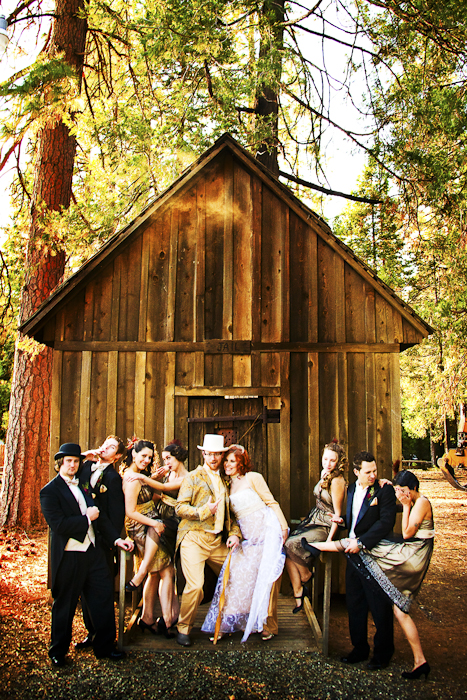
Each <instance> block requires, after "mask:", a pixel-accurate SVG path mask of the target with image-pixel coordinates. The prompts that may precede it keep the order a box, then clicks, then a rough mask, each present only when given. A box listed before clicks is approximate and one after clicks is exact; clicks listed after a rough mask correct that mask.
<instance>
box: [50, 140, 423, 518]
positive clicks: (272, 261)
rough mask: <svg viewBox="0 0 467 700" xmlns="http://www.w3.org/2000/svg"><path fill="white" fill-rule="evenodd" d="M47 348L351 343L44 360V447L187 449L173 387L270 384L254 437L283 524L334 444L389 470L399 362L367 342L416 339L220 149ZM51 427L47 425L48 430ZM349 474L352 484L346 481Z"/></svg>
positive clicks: (69, 312)
mask: <svg viewBox="0 0 467 700" xmlns="http://www.w3.org/2000/svg"><path fill="white" fill-rule="evenodd" d="M55 338H56V340H73V341H84V342H86V341H90V340H92V341H104V340H105V341H135V342H139V343H144V342H145V341H152V342H154V341H188V342H191V341H197V342H199V341H203V340H205V339H207V340H209V339H218V338H223V339H228V340H230V339H233V340H250V339H251V340H252V341H254V342H289V341H290V342H308V343H328V344H331V345H332V344H333V343H339V344H343V343H353V344H359V349H358V350H357V349H354V350H352V349H351V348H350V349H347V350H346V349H345V348H344V349H342V348H341V349H340V350H339V352H331V351H326V352H315V351H314V352H288V351H287V352H282V353H280V352H261V353H260V352H253V353H252V354H250V355H248V354H245V355H243V354H238V355H228V354H208V353H206V354H204V353H203V352H200V351H197V352H183V353H181V352H154V351H148V352H146V351H145V350H144V346H143V347H142V346H140V345H139V346H138V349H137V350H136V349H135V352H118V351H117V349H115V350H113V351H110V352H107V351H106V352H91V351H89V350H86V348H85V346H83V351H82V352H58V351H56V352H55V353H54V398H53V412H52V416H53V417H52V420H53V423H54V425H53V431H52V435H53V445H54V449H55V448H56V447H58V444H57V443H60V442H69V441H75V440H77V439H79V440H80V442H81V446H82V447H83V449H84V448H88V447H90V446H95V445H96V444H98V443H100V442H101V441H102V440H103V439H104V438H105V436H106V435H107V434H108V433H116V434H118V435H120V436H121V437H122V438H124V439H126V438H128V437H130V436H132V435H133V434H134V433H136V434H138V435H140V436H144V437H146V438H150V439H154V440H155V442H156V444H157V447H158V448H159V449H162V447H163V446H164V445H165V444H166V443H167V442H169V441H170V440H172V439H173V438H174V437H178V438H179V439H181V441H182V442H183V443H184V444H187V440H188V425H187V422H186V417H187V414H188V397H187V396H181V395H177V396H175V387H186V388H192V387H199V388H200V392H201V390H203V391H208V390H209V388H210V387H211V388H212V391H213V393H215V391H216V390H217V388H218V387H223V388H224V389H226V390H227V389H228V388H229V387H243V388H244V390H245V391H244V393H245V395H248V394H249V390H250V388H251V387H280V396H265V397H264V399H263V401H264V404H265V405H266V406H267V408H276V409H280V410H281V421H280V423H270V424H268V425H265V426H264V427H263V431H264V440H265V442H266V443H267V453H268V459H267V464H264V465H262V471H263V473H264V474H265V475H266V476H267V479H268V482H269V484H270V487H271V489H272V491H273V493H274V494H275V495H276V497H277V498H278V499H279V500H280V502H281V505H282V507H283V509H284V512H285V513H286V515H287V517H290V518H292V519H297V518H299V517H302V516H304V515H305V514H306V513H307V511H308V510H309V508H310V506H311V505H312V502H313V497H312V489H313V486H314V484H315V483H316V481H317V480H318V478H319V473H320V452H321V449H322V446H323V445H324V444H325V443H326V442H328V441H329V440H331V439H332V438H338V439H340V440H342V441H343V442H344V444H345V446H346V449H347V452H348V454H349V457H352V456H353V454H354V453H355V452H357V451H359V450H361V449H369V450H370V451H372V452H374V453H375V455H376V456H377V460H378V464H379V466H380V471H381V473H382V474H383V475H384V476H387V477H389V476H390V475H391V464H392V461H393V459H395V458H396V457H398V456H400V398H399V393H400V389H399V374H398V372H399V365H398V355H396V354H390V353H384V352H380V353H375V352H364V351H362V346H363V345H365V344H374V343H381V344H385V343H391V344H392V343H399V342H403V343H410V342H417V341H419V340H420V337H419V335H417V332H416V330H415V329H414V328H413V326H411V325H410V323H409V322H408V321H407V320H406V319H405V318H403V317H402V315H401V314H400V313H399V311H398V309H397V308H396V307H395V306H393V305H392V304H390V303H389V301H387V300H386V299H385V298H383V296H382V295H381V294H380V293H379V292H378V290H377V289H375V287H374V286H373V285H372V284H371V283H370V282H369V281H368V280H367V279H364V277H362V276H361V275H360V274H359V273H358V272H357V271H356V270H355V269H354V267H353V265H352V264H351V263H350V261H349V260H347V259H345V256H343V254H341V253H340V252H339V250H337V249H336V247H335V246H334V247H333V246H331V245H329V244H328V243H327V242H326V240H324V239H323V237H322V235H320V234H319V233H318V231H317V230H316V229H315V228H314V224H313V223H312V222H311V223H307V222H306V221H304V220H303V219H302V218H300V217H299V216H298V215H297V214H296V213H295V212H294V211H293V210H292V209H291V208H290V207H289V206H288V205H287V203H286V201H285V200H284V199H282V198H280V197H278V196H277V194H276V193H275V192H274V191H273V190H272V189H271V188H269V187H268V186H267V185H266V184H265V183H264V182H263V181H262V180H260V178H259V177H258V176H256V175H255V174H254V173H253V172H252V171H250V170H249V169H247V168H246V167H245V165H244V164H243V163H241V162H240V161H237V160H236V159H235V158H234V157H233V156H232V154H230V153H228V154H227V155H226V154H220V155H219V156H218V157H217V158H216V159H215V160H213V161H212V162H211V163H209V165H208V166H207V167H205V168H203V169H202V170H201V171H200V172H199V173H198V174H197V175H196V176H195V177H194V178H193V179H192V180H190V181H189V182H188V183H187V185H186V187H185V189H184V190H181V191H180V192H178V193H177V194H176V195H174V197H173V198H172V199H171V200H169V201H168V202H167V203H166V204H165V205H164V207H162V208H161V209H160V210H158V211H156V212H155V213H154V215H153V216H152V218H151V219H149V220H147V221H145V222H144V224H142V226H141V228H140V229H139V230H138V231H136V232H135V233H134V234H133V237H132V238H131V239H129V240H128V241H127V242H126V244H125V247H124V248H123V249H120V250H119V251H117V252H116V253H115V254H114V255H113V257H112V258H111V259H110V258H109V260H108V262H107V264H106V265H103V266H102V267H101V268H100V269H99V270H98V272H96V273H95V275H94V277H93V278H92V279H91V280H90V281H89V282H88V284H87V286H86V288H85V290H83V291H82V292H80V293H78V294H77V295H76V296H75V297H74V298H73V299H72V300H71V301H69V302H68V304H67V305H66V306H65V308H64V309H62V310H61V311H60V312H59V313H58V316H57V319H56V323H55ZM57 423H59V427H58V428H57ZM350 476H352V474H351V475H350Z"/></svg>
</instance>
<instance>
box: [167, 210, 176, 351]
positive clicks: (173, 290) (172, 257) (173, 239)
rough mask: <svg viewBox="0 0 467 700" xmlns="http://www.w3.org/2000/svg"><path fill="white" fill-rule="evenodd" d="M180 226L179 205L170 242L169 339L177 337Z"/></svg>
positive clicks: (172, 226)
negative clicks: (176, 316) (176, 304)
mask: <svg viewBox="0 0 467 700" xmlns="http://www.w3.org/2000/svg"><path fill="white" fill-rule="evenodd" d="M178 227H179V212H178V209H177V205H176V203H175V202H174V205H173V207H172V209H171V216H170V244H169V275H168V284H167V340H174V339H175V302H176V299H177V270H178Z"/></svg>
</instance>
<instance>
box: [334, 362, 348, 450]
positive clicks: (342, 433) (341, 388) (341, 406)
mask: <svg viewBox="0 0 467 700" xmlns="http://www.w3.org/2000/svg"><path fill="white" fill-rule="evenodd" d="M347 391H348V376H347V353H344V352H340V353H338V354H337V396H338V406H337V421H338V426H339V429H338V434H337V436H336V437H337V438H338V440H339V442H341V443H342V444H343V445H344V447H345V450H346V451H347V449H348V438H349V416H348V413H347Z"/></svg>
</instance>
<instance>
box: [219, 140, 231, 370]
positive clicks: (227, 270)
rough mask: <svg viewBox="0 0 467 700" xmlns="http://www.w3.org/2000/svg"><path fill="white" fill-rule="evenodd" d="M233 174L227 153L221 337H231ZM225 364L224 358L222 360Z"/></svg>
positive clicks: (225, 161)
mask: <svg viewBox="0 0 467 700" xmlns="http://www.w3.org/2000/svg"><path fill="white" fill-rule="evenodd" d="M233 209H234V172H233V162H232V156H231V155H230V154H229V153H227V154H226V156H225V160H224V207H223V211H224V235H223V239H224V255H223V277H222V298H223V302H222V335H221V336H220V337H221V338H232V337H233V333H232V331H233V328H232V325H233V293H234V245H233V220H234V211H233ZM224 362H225V358H224Z"/></svg>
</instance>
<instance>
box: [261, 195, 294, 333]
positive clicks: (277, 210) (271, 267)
mask: <svg viewBox="0 0 467 700" xmlns="http://www.w3.org/2000/svg"><path fill="white" fill-rule="evenodd" d="M284 218H285V213H284V210H283V207H282V206H281V202H279V201H278V200H277V198H276V197H274V195H273V194H272V192H271V190H269V189H268V188H264V189H263V209H262V257H261V270H262V275H261V323H262V329H261V340H263V341H266V342H267V341H273V340H281V339H282V337H281V336H282V281H283V280H282V268H283V264H284V261H283V255H284V245H283V244H284V240H283V239H284ZM287 327H288V324H287Z"/></svg>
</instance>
